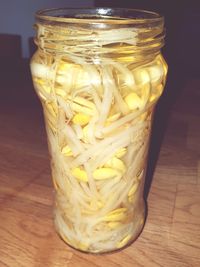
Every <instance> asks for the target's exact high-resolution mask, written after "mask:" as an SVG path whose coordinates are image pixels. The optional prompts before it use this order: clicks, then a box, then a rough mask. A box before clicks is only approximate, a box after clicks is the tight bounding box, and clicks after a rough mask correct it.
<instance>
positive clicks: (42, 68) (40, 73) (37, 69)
mask: <svg viewBox="0 0 200 267" xmlns="http://www.w3.org/2000/svg"><path fill="white" fill-rule="evenodd" d="M30 68H31V73H32V76H35V77H37V78H44V79H51V78H53V72H52V71H51V69H50V67H49V66H47V65H44V64H40V63H37V62H31V65H30Z"/></svg>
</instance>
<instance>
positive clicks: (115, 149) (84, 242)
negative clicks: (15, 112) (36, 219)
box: [31, 24, 167, 252]
mask: <svg viewBox="0 0 200 267" xmlns="http://www.w3.org/2000/svg"><path fill="white" fill-rule="evenodd" d="M37 26H38V32H39V34H41V33H42V39H43V43H44V44H43V45H42V44H41V43H40V44H39V45H40V46H41V49H40V50H39V51H38V52H37V53H36V54H35V55H34V57H33V58H32V62H31V71H32V76H33V82H34V86H35V89H36V91H37V94H38V96H39V97H40V99H41V102H42V105H43V109H44V115H45V121H46V130H47V135H48V142H49V150H50V153H51V158H52V165H51V166H52V174H53V181H54V184H55V189H56V210H55V224H56V228H57V230H58V232H59V233H60V235H61V237H62V238H63V239H64V240H65V241H66V242H67V243H68V244H69V245H71V246H72V247H75V248H77V249H79V250H82V251H89V252H105V251H111V250H115V249H119V248H121V247H123V246H125V245H127V244H128V243H130V242H131V241H132V240H133V239H135V238H136V237H137V235H138V234H139V232H140V231H141V229H142V226H143V224H141V221H144V203H143V200H142V192H143V183H144V175H145V167H146V158H147V152H148V145H149V135H150V131H151V121H152V114H153V109H154V106H155V103H156V102H157V100H158V98H159V97H160V95H161V93H162V91H163V87H164V83H165V78H166V72H167V67H166V63H165V62H164V60H163V58H162V56H161V55H160V54H157V55H155V56H153V57H149V58H147V59H146V58H145V56H143V57H142V55H141V56H140V61H139V63H138V61H137V62H134V60H133V58H131V60H127V58H126V57H124V58H118V56H117V54H116V57H115V56H113V57H112V59H111V58H109V57H107V56H106V49H107V50H108V52H109V51H112V50H113V51H116V47H119V48H120V51H122V52H123V46H124V49H127V46H128V45H129V46H131V45H133V44H135V43H136V39H137V36H138V35H139V32H137V31H135V29H132V28H122V29H121V30H120V31H118V30H115V31H110V30H102V31H100V33H99V36H98V35H97V37H98V40H102V41H101V42H100V43H99V46H100V47H101V48H104V53H105V56H104V57H103V56H102V57H99V58H98V57H97V58H96V59H93V60H92V61H90V62H88V60H87V59H86V58H87V55H86V54H84V52H85V49H86V47H84V46H81V45H80V46H79V45H77V46H76V45H74V44H73V42H72V41H70V42H72V45H70V46H69V47H67V45H66V43H65V42H64V41H63V38H64V37H63V36H64V35H63V32H64V29H63V28H62V27H60V28H59V27H54V28H53V27H52V26H48V25H45V26H44V25H42V24H38V25H37ZM85 31H86V30H85ZM143 31H145V29H143ZM68 32H70V29H68ZM68 32H67V31H66V32H65V34H67V33H68ZM87 36H88V38H89V36H90V34H89V32H88V35H87ZM39 38H40V36H39ZM68 38H70V35H69V34H68ZM81 38H83V37H82V35H81V34H80V35H77V38H76V44H78V42H79V39H80V42H81ZM48 40H51V41H48ZM59 45H60V48H59ZM65 46H66V48H65ZM63 47H64V48H63ZM49 50H52V51H56V50H57V51H67V50H69V52H66V53H64V52H63V53H56V52H55V53H48V51H49ZM77 51H78V53H80V54H81V55H82V56H77ZM124 52H125V50H124Z"/></svg>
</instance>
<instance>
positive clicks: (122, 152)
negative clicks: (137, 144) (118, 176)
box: [115, 147, 127, 158]
mask: <svg viewBox="0 0 200 267" xmlns="http://www.w3.org/2000/svg"><path fill="white" fill-rule="evenodd" d="M126 151H127V149H126V148H125V147H122V148H120V149H119V150H118V151H117V152H116V153H115V156H116V157H117V158H122V157H123V156H124V155H125V154H126Z"/></svg>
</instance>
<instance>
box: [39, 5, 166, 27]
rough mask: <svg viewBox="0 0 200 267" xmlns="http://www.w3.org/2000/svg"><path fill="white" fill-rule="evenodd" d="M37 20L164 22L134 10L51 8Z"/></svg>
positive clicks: (149, 14) (66, 21) (156, 16)
mask: <svg viewBox="0 0 200 267" xmlns="http://www.w3.org/2000/svg"><path fill="white" fill-rule="evenodd" d="M35 17H36V19H38V20H39V21H41V22H46V23H48V22H55V23H56V22H58V23H59V22H60V23H68V22H69V23H73V22H74V23H81V24H86V23H87V24H88V23H92V24H99V23H107V24H112V23H114V24H117V25H124V24H125V25H126V24H133V25H135V24H144V23H155V22H162V21H163V19H164V18H163V16H162V15H160V14H159V13H156V12H153V11H148V10H143V9H132V8H109V7H97V8H50V9H42V10H39V11H37V12H36V14H35Z"/></svg>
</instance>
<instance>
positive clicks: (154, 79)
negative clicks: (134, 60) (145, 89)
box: [147, 65, 164, 85]
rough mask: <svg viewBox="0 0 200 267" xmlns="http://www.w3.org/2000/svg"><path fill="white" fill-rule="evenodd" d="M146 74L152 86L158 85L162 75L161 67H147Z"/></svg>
mask: <svg viewBox="0 0 200 267" xmlns="http://www.w3.org/2000/svg"><path fill="white" fill-rule="evenodd" d="M147 70H148V73H149V75H150V80H151V83H152V84H154V85H155V84H159V83H160V82H161V80H162V77H163V75H164V71H163V67H162V66H161V65H154V66H150V67H148V69H147Z"/></svg>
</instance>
